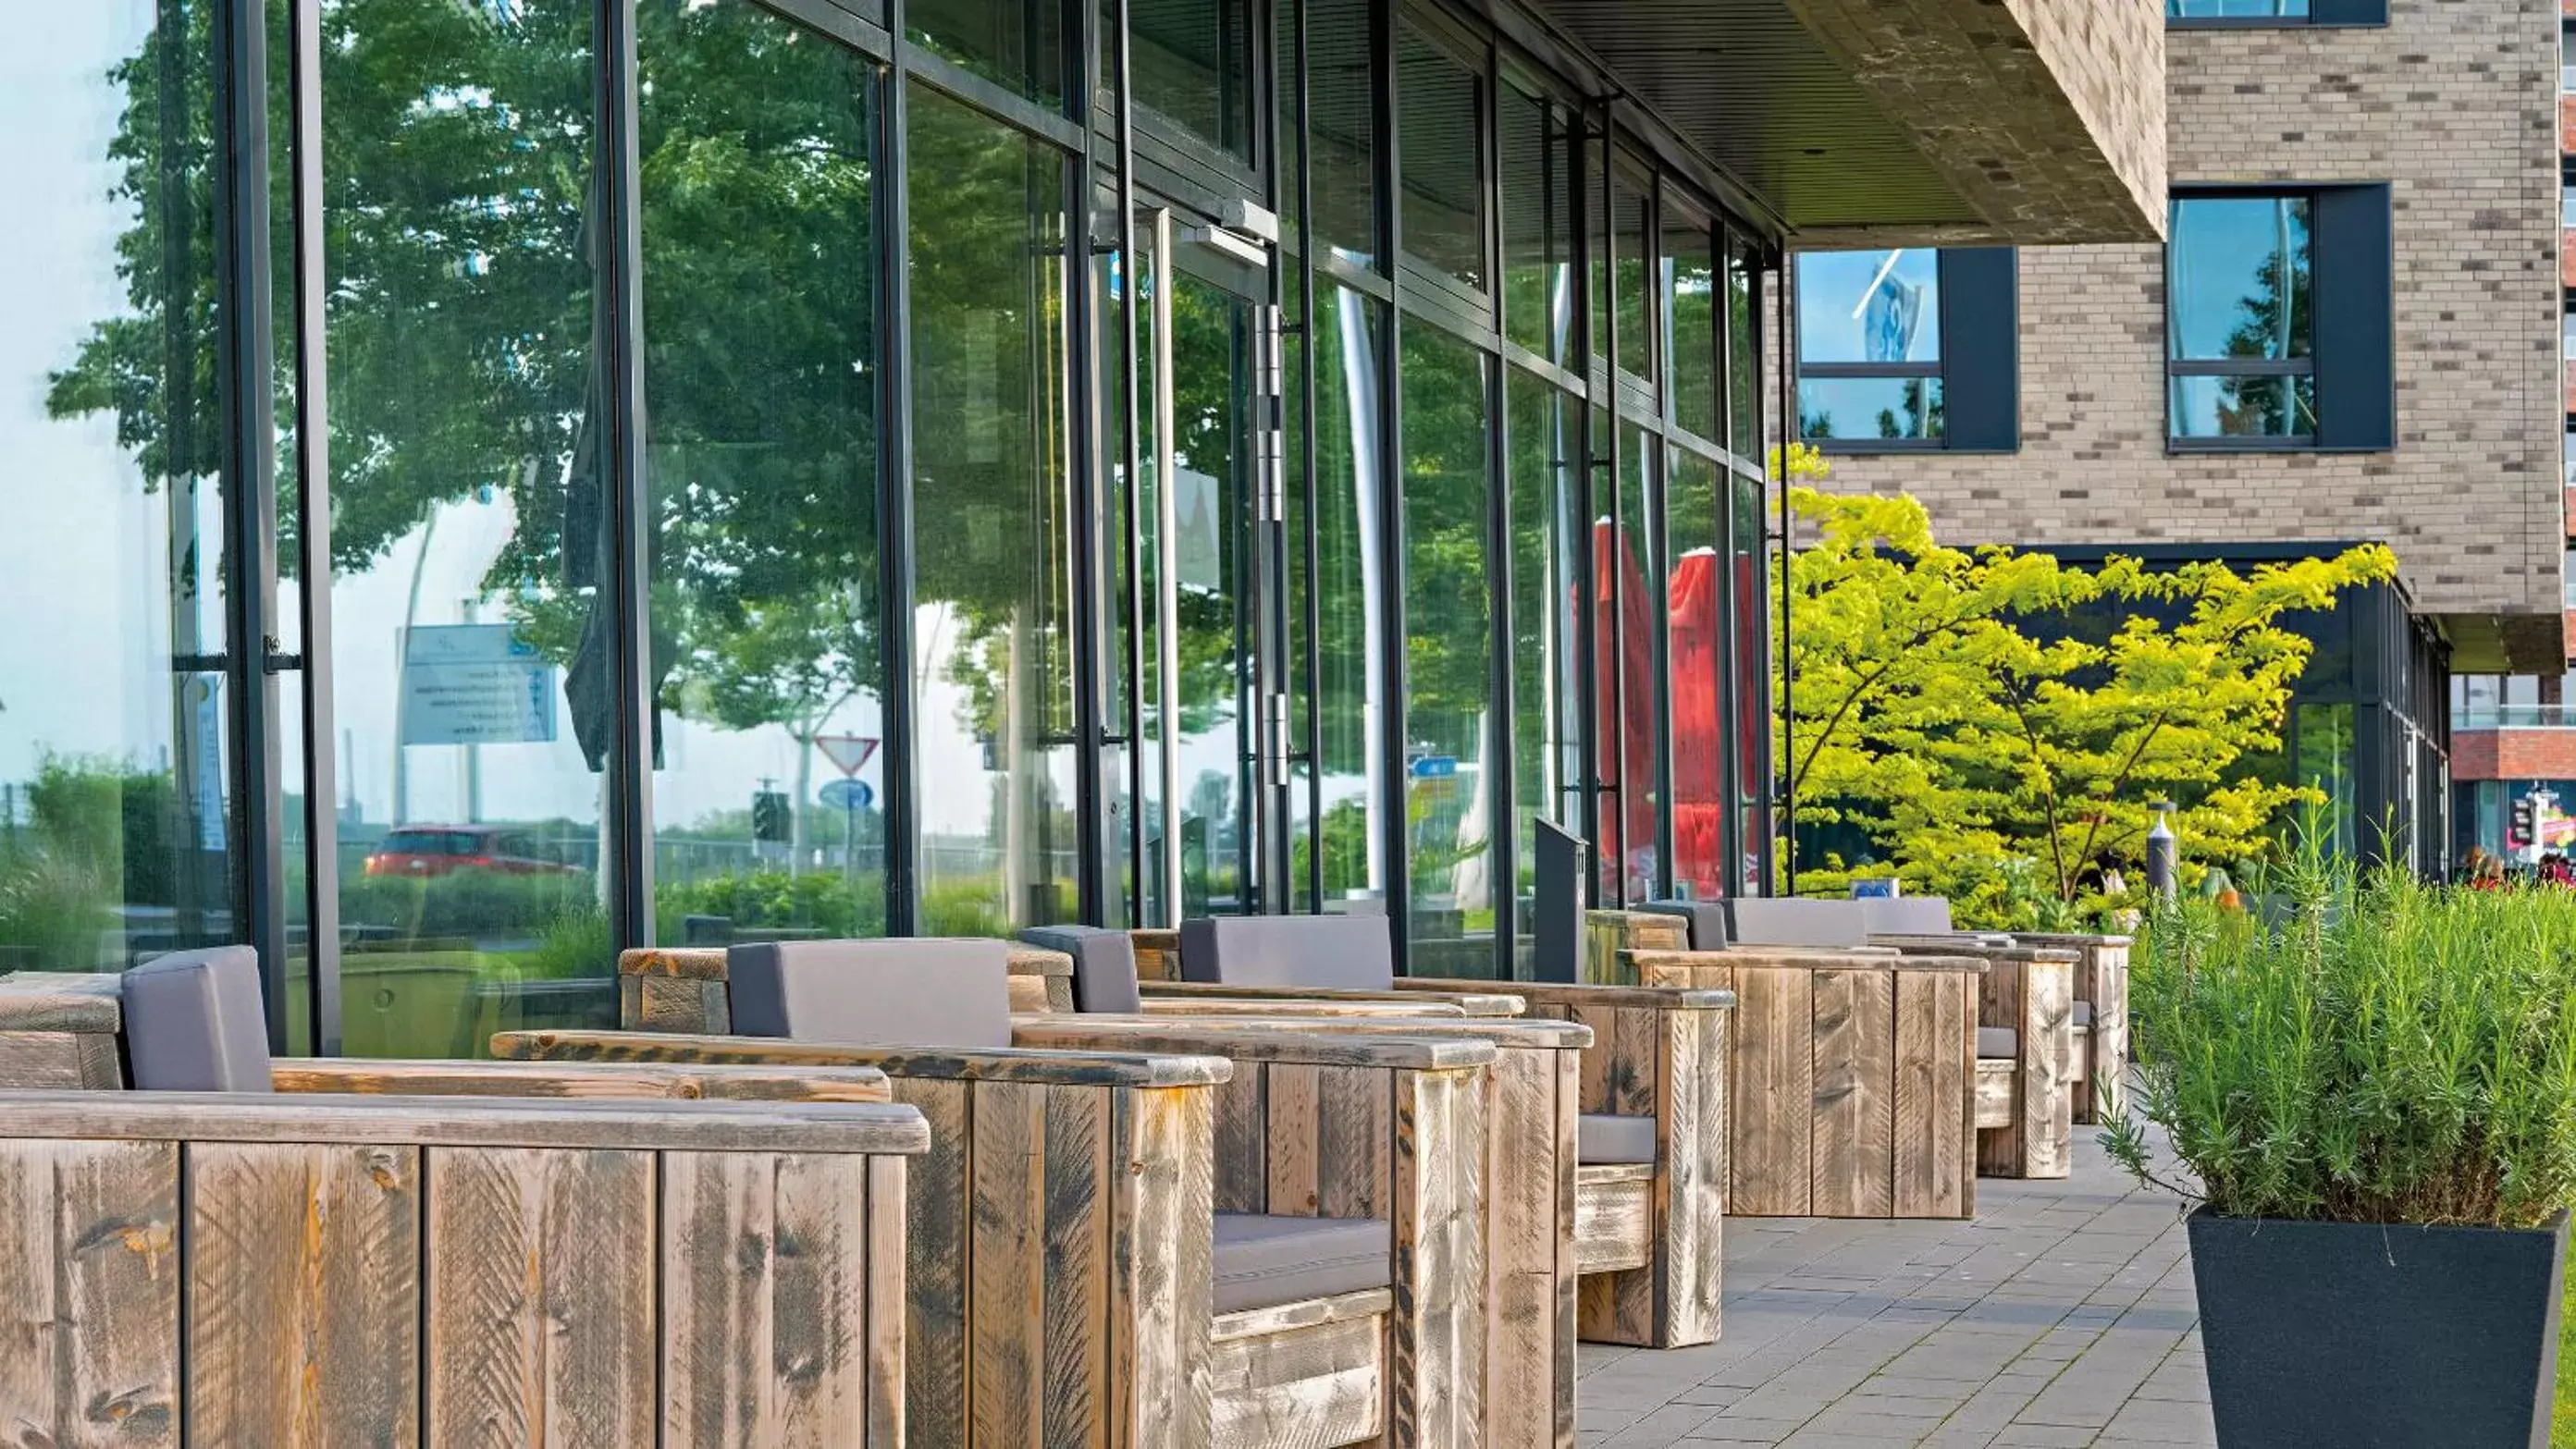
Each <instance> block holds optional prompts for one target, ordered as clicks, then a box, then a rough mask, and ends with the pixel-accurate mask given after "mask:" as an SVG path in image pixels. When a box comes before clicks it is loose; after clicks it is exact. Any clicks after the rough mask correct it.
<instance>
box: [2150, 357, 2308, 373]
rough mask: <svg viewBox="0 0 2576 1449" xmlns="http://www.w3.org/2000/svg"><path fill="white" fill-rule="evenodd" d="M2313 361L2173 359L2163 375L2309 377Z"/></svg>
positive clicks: (2301, 359) (2291, 359)
mask: <svg viewBox="0 0 2576 1449" xmlns="http://www.w3.org/2000/svg"><path fill="white" fill-rule="evenodd" d="M2316 370H2317V360H2316V359H2315V358H2313V357H2174V358H2168V359H2166V361H2165V371H2166V372H2167V373H2168V374H2170V375H2172V376H2174V377H2313V376H2315V375H2316Z"/></svg>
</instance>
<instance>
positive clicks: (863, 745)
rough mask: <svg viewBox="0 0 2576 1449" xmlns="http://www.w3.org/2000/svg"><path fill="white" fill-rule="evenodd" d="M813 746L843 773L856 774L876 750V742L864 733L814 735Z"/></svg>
mask: <svg viewBox="0 0 2576 1449" xmlns="http://www.w3.org/2000/svg"><path fill="white" fill-rule="evenodd" d="M814 747H815V748H816V749H818V750H821V751H822V752H823V758H825V759H827V760H830V761H831V762H832V763H833V765H834V766H836V767H837V768H838V769H839V770H840V772H841V773H842V774H844V775H855V774H857V773H858V772H859V770H860V768H861V767H862V766H864V765H866V764H867V762H868V760H869V758H870V757H871V756H873V755H875V754H876V752H877V742H876V741H875V740H872V739H870V738H868V737H867V736H866V735H816V736H815V737H814Z"/></svg>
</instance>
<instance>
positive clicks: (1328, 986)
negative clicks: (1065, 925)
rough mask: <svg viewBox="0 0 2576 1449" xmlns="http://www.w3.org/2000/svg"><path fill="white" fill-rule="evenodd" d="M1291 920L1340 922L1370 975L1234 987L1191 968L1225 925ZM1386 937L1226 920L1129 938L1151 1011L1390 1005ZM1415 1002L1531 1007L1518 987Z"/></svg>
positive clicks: (1373, 925) (1356, 922)
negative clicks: (1157, 1004)
mask: <svg viewBox="0 0 2576 1449" xmlns="http://www.w3.org/2000/svg"><path fill="white" fill-rule="evenodd" d="M1285 920H1294V921H1315V920H1323V921H1331V922H1333V923H1334V925H1333V926H1331V927H1328V928H1323V929H1327V930H1331V931H1336V932H1339V933H1342V934H1341V936H1339V937H1338V938H1337V939H1346V940H1350V941H1354V942H1358V943H1360V944H1359V946H1358V949H1359V950H1360V951H1361V952H1362V953H1363V954H1362V958H1361V959H1362V960H1363V961H1364V962H1366V963H1368V969H1365V970H1362V971H1360V972H1357V973H1345V972H1343V971H1341V970H1340V969H1339V968H1338V967H1336V968H1333V969H1331V970H1330V971H1328V972H1325V973H1322V974H1321V975H1320V976H1319V979H1317V980H1313V981H1298V980H1288V979H1278V980H1256V979H1253V977H1252V974H1251V973H1250V972H1247V971H1237V972H1235V973H1234V974H1233V976H1232V978H1231V979H1222V980H1221V979H1219V978H1218V977H1217V976H1215V975H1213V974H1211V971H1212V968H1193V967H1191V966H1190V965H1189V964H1188V963H1190V962H1192V961H1194V960H1200V959H1204V958H1205V957H1206V956H1207V955H1208V946H1207V944H1206V943H1209V942H1211V941H1212V940H1213V933H1214V932H1216V931H1218V930H1220V929H1230V928H1229V927H1221V926H1220V925H1219V923H1220V922H1233V921H1252V922H1256V923H1257V922H1261V921H1285ZM1386 930H1387V925H1386V918H1385V917H1384V916H1369V915H1348V916H1218V917H1213V918H1200V919H1198V920H1193V921H1184V922H1182V923H1181V925H1180V926H1179V927H1178V928H1176V929H1161V930H1154V929H1149V930H1138V931H1130V932H1128V933H1127V934H1128V936H1129V938H1130V939H1131V940H1132V941H1133V942H1134V945H1135V953H1136V977H1137V980H1138V982H1139V983H1141V985H1140V989H1141V990H1142V991H1143V993H1144V996H1145V999H1146V1000H1147V1001H1148V1002H1149V1003H1150V1002H1154V1001H1157V1000H1159V999H1167V998H1176V997H1177V998H1187V997H1201V998H1204V997H1210V996H1215V997H1228V998H1251V999H1259V998H1263V997H1270V998H1278V999H1288V1000H1298V1001H1334V1000H1350V1001H1383V1000H1385V999H1386V998H1387V994H1388V993H1387V989H1386V988H1385V987H1382V986H1378V985H1375V984H1373V983H1374V982H1375V981H1376V979H1377V977H1376V972H1375V969H1374V967H1375V960H1376V956H1377V955H1379V954H1382V952H1379V951H1376V950H1375V949H1374V948H1373V947H1372V946H1370V945H1369V944H1368V943H1369V942H1370V941H1371V940H1372V939H1374V938H1382V937H1384V935H1385V933H1386ZM1192 940H1196V941H1198V942H1200V943H1202V944H1200V945H1199V947H1198V948H1197V949H1196V950H1195V951H1193V950H1190V949H1187V947H1188V943H1189V942H1190V941H1192ZM1193 969H1197V971H1198V974H1195V975H1193V974H1191V973H1192V971H1193ZM1407 995H1408V996H1409V997H1410V999H1412V1000H1415V1001H1424V1000H1439V1001H1446V1002H1449V1003H1450V1004H1452V1005H1454V1006H1456V1007H1457V1008H1458V1009H1459V1010H1461V1011H1463V1012H1464V1013H1466V1014H1467V1015H1469V1016H1519V1015H1520V1014H1521V1013H1522V1012H1523V1010H1524V1009H1526V1007H1527V1006H1528V1004H1529V1003H1528V1000H1527V998H1526V997H1524V996H1523V995H1521V993H1520V983H1518V982H1514V981H1444V982H1442V983H1441V984H1440V986H1439V987H1438V988H1437V989H1431V988H1427V987H1422V988H1415V989H1414V990H1413V991H1411V992H1408V993H1407Z"/></svg>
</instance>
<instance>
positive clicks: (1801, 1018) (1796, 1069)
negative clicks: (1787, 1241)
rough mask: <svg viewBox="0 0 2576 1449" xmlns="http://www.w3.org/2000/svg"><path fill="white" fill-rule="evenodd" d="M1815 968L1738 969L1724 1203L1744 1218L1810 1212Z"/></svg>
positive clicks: (1802, 1214)
mask: <svg viewBox="0 0 2576 1449" xmlns="http://www.w3.org/2000/svg"><path fill="white" fill-rule="evenodd" d="M1814 980H1815V977H1814V973H1812V972H1808V971H1803V970H1791V969H1776V970H1775V969H1767V968H1766V969H1755V968H1752V967H1739V968H1738V969H1737V971H1736V973H1735V995H1736V1007H1735V1020H1734V1058H1735V1081H1734V1091H1733V1094H1732V1101H1731V1105H1732V1108H1733V1111H1734V1113H1735V1135H1734V1141H1733V1143H1732V1144H1731V1145H1732V1151H1731V1153H1730V1158H1731V1170H1732V1172H1733V1180H1732V1182H1731V1183H1730V1184H1729V1187H1728V1192H1727V1207H1728V1208H1729V1209H1730V1210H1731V1211H1733V1212H1736V1213H1738V1214H1741V1215H1744V1216H1746V1217H1804V1216H1806V1215H1807V1214H1808V1213H1809V1211H1810V1210H1811V1203H1812V1201H1813V1199H1812V1197H1811V1196H1810V1193H1811V1190H1812V1187H1813V1184H1814V1175H1813V1169H1812V1167H1811V1166H1810V1164H1811V1162H1812V1152H1813V1143H1812V1134H1813V1121H1812V1118H1813V1113H1814V1108H1815V1077H1814V1065H1815V1058H1814V1025H1813V1023H1814V1019H1815V1018H1814V1006H1813V995H1814Z"/></svg>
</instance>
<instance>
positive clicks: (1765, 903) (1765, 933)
mask: <svg viewBox="0 0 2576 1449" xmlns="http://www.w3.org/2000/svg"><path fill="white" fill-rule="evenodd" d="M1726 904H1727V927H1728V932H1727V939H1728V940H1730V941H1733V942H1734V943H1735V944H1737V945H1739V946H1828V947H1831V946H1866V945H1868V944H1869V917H1868V914H1867V913H1866V912H1865V911H1864V909H1863V907H1862V903H1861V902H1859V901H1810V900H1799V899H1796V898H1794V897H1785V896H1782V897H1770V898H1754V897H1747V898H1745V899H1743V900H1737V901H1729V902H1727V903H1726Z"/></svg>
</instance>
